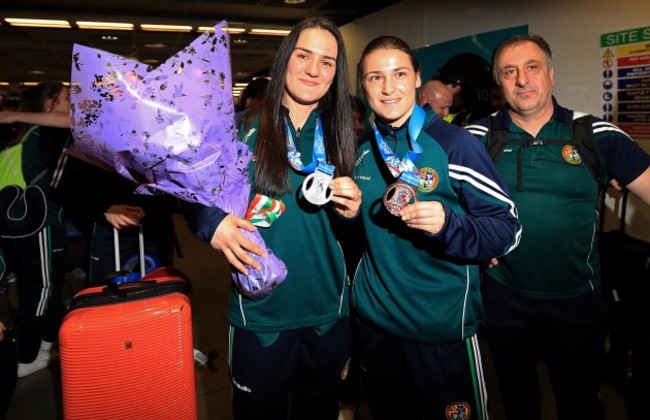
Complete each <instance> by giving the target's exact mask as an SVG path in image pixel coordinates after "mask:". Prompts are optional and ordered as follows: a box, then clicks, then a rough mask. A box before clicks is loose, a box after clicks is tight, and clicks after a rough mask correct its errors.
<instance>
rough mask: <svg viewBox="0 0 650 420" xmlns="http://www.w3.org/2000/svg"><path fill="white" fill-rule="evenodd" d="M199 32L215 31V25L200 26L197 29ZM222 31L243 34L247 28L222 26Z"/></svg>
mask: <svg viewBox="0 0 650 420" xmlns="http://www.w3.org/2000/svg"><path fill="white" fill-rule="evenodd" d="M196 30H197V31H198V32H214V27H212V26H199V27H198V28H197V29H196ZM221 30H222V31H224V32H228V33H230V34H243V33H244V32H246V29H244V28H228V27H223V28H221Z"/></svg>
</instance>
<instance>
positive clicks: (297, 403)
mask: <svg viewBox="0 0 650 420" xmlns="http://www.w3.org/2000/svg"><path fill="white" fill-rule="evenodd" d="M346 69H347V63H346V57H345V49H344V45H343V40H342V37H341V34H340V32H339V30H338V28H337V27H336V26H335V25H334V24H333V23H332V22H331V21H330V20H328V19H325V18H312V19H307V20H304V21H302V22H300V23H299V24H297V25H296V26H295V27H294V28H293V30H292V31H291V33H290V34H289V35H288V36H287V38H285V39H284V41H283V42H282V44H281V46H280V48H279V50H278V52H277V55H276V57H275V61H274V63H273V67H272V70H271V73H270V78H271V80H270V83H269V85H268V88H267V93H266V99H265V101H264V103H263V104H262V109H261V112H260V113H259V115H258V116H257V117H255V119H254V120H253V122H252V125H251V128H250V129H249V130H246V132H241V133H239V135H240V139H241V141H242V142H244V143H246V144H247V146H248V147H249V148H250V149H251V151H252V152H253V153H254V158H253V159H252V161H251V163H250V167H249V168H250V175H251V176H252V179H251V184H252V194H262V195H264V196H267V197H270V198H272V199H276V200H281V201H282V202H283V203H284V205H285V211H284V213H283V214H282V215H281V217H279V218H278V219H277V220H275V221H274V222H273V224H272V225H271V226H270V227H268V228H261V229H259V231H260V234H261V236H262V238H263V239H264V241H265V243H266V245H267V246H268V247H269V249H270V250H272V251H273V253H275V254H276V255H277V256H278V257H280V258H281V259H282V260H283V261H284V263H285V264H286V266H287V269H288V274H287V277H286V279H285V280H284V282H283V283H282V284H280V285H279V286H278V287H277V288H276V289H275V290H274V291H272V292H271V293H270V295H268V296H266V297H264V298H263V299H260V300H253V299H250V298H249V297H247V296H246V295H244V294H242V293H241V291H240V290H239V289H238V288H237V287H236V286H235V285H233V287H232V290H231V295H230V308H229V311H228V320H229V322H230V324H231V328H230V369H231V378H232V389H233V409H234V414H235V418H237V419H247V420H248V419H286V418H288V413H291V416H292V418H302V419H336V418H337V416H338V404H339V398H340V393H341V389H342V385H343V379H344V378H345V372H346V371H347V370H346V365H347V362H348V360H349V357H350V347H351V334H350V326H349V320H348V309H349V305H348V293H349V290H348V289H349V287H348V286H349V281H348V278H347V275H346V271H345V263H344V259H343V254H342V252H341V248H340V246H339V243H338V241H337V238H336V236H335V235H334V231H336V227H337V226H338V225H340V224H342V223H346V220H345V219H347V218H352V217H354V216H356V214H357V211H358V208H359V205H360V200H361V194H360V191H359V190H358V188H357V186H356V184H355V183H354V182H353V181H352V179H351V177H350V176H351V174H352V171H353V166H354V157H355V142H356V136H355V130H354V124H353V119H352V109H351V103H350V99H349V85H348V78H347V70H346ZM332 171H333V173H332ZM321 172H322V173H321ZM324 173H329V176H330V177H332V179H331V181H329V180H327V177H326V176H325V179H326V181H325V184H324V185H323V186H324V187H327V188H328V189H329V190H331V201H330V202H326V203H323V202H322V201H321V200H320V198H322V197H321V196H319V194H318V193H319V191H312V189H310V188H309V187H307V188H306V189H305V188H303V184H305V183H308V182H309V181H308V180H306V178H307V177H308V176H310V175H314V174H316V175H318V176H324V175H323V174H324ZM314 183H316V181H314ZM311 185H313V184H311ZM320 192H323V191H320ZM323 201H326V200H323ZM186 215H187V217H188V220H189V222H190V227H191V229H192V230H193V231H194V232H195V233H197V235H198V236H199V237H200V238H202V239H204V240H207V241H210V243H211V245H212V246H213V247H214V248H215V249H217V250H219V251H221V252H222V253H223V254H224V255H225V257H226V258H227V259H228V261H229V262H230V264H231V265H232V266H233V267H234V269H236V270H239V271H241V272H243V273H248V267H249V266H252V267H254V268H256V269H257V268H259V267H258V266H257V263H256V262H255V260H254V259H253V258H252V256H251V254H250V253H249V252H251V253H253V254H258V255H261V254H262V250H261V249H260V248H259V247H258V246H256V245H254V244H253V243H252V242H251V241H249V240H248V239H246V238H245V237H244V235H242V233H241V231H240V229H245V230H249V231H252V230H254V229H255V227H254V226H253V225H252V224H251V223H250V222H248V221H246V220H244V219H242V218H239V217H237V216H234V215H230V214H225V213H224V212H223V211H221V210H220V209H217V208H208V207H202V206H199V205H193V206H190V208H189V209H188V212H187V213H186ZM288 401H290V403H288Z"/></svg>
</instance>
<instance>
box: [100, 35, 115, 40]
mask: <svg viewBox="0 0 650 420" xmlns="http://www.w3.org/2000/svg"><path fill="white" fill-rule="evenodd" d="M117 40H119V38H118V37H116V36H113V35H102V41H117Z"/></svg>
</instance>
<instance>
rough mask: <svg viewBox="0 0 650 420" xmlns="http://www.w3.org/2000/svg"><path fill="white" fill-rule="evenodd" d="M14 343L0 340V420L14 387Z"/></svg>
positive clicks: (15, 367) (6, 408) (7, 406)
mask: <svg viewBox="0 0 650 420" xmlns="http://www.w3.org/2000/svg"><path fill="white" fill-rule="evenodd" d="M16 370H17V365H16V345H15V343H13V342H12V341H10V340H8V339H7V340H2V341H0V420H3V419H4V418H5V415H6V414H7V410H8V409H9V404H10V403H11V397H12V395H13V393H14V389H15V387H16Z"/></svg>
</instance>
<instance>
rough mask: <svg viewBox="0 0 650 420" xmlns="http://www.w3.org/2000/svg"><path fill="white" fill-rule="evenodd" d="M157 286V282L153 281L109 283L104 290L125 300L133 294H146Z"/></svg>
mask: <svg viewBox="0 0 650 420" xmlns="http://www.w3.org/2000/svg"><path fill="white" fill-rule="evenodd" d="M157 285H158V282H157V281H155V280H138V281H135V282H131V283H109V284H108V285H107V286H106V287H105V288H104V290H109V291H110V292H112V293H113V294H115V295H117V296H119V297H121V298H125V299H126V298H129V297H132V295H134V294H139V293H146V292H147V291H149V290H151V289H153V288H155V287H156V286H157Z"/></svg>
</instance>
